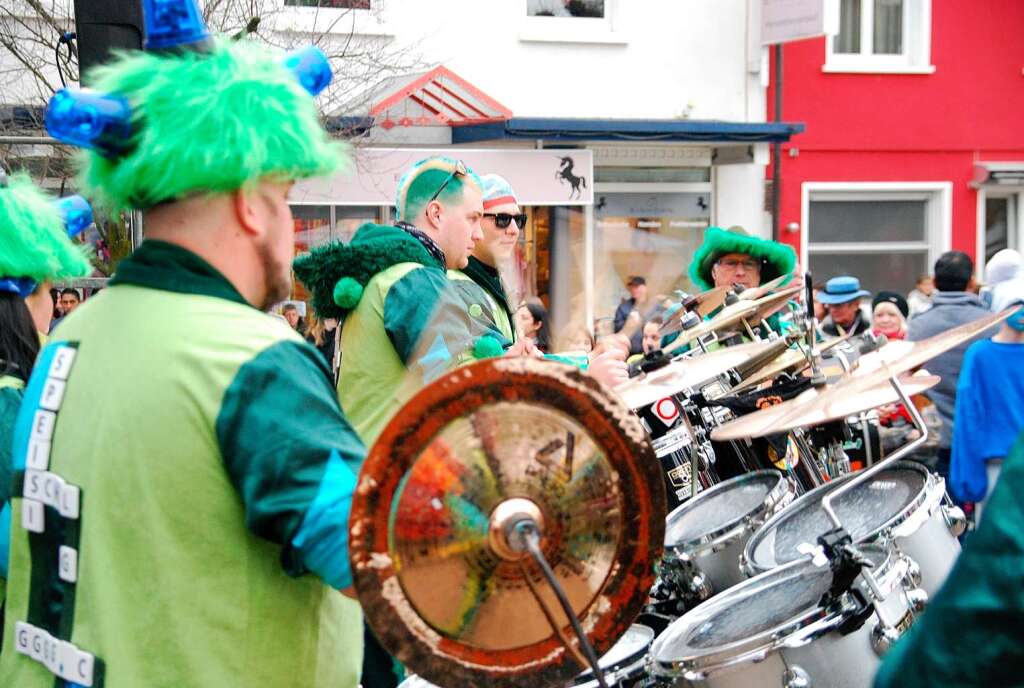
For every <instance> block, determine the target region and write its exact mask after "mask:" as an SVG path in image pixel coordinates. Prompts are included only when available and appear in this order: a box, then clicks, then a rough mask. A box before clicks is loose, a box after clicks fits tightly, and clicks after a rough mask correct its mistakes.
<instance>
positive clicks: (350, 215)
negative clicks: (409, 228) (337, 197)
mask: <svg viewBox="0 0 1024 688" xmlns="http://www.w3.org/2000/svg"><path fill="white" fill-rule="evenodd" d="M291 209H292V218H293V222H294V227H295V255H297V256H298V255H301V254H303V253H308V252H309V251H312V250H313V249H314V248H316V247H318V246H323V245H324V244H326V243H328V242H330V241H345V242H347V241H350V240H351V239H352V235H353V234H355V231H356V230H357V229H358V228H359V227H360V226H361V225H362V224H363V223H365V222H379V221H381V218H380V209H379V208H378V207H376V206H330V205H293V206H291ZM384 221H387V220H386V218H385V219H384ZM291 298H292V299H293V300H296V301H308V300H309V294H308V293H307V292H306V290H305V289H303V287H302V285H301V284H299V283H297V282H293V284H292V296H291Z"/></svg>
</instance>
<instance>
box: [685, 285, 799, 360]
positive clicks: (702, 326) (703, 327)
mask: <svg viewBox="0 0 1024 688" xmlns="http://www.w3.org/2000/svg"><path fill="white" fill-rule="evenodd" d="M798 291H800V288H799V287H794V288H792V289H785V290H783V291H779V292H776V293H774V294H769V295H768V296H764V297H762V298H760V299H757V300H755V301H738V302H736V303H734V304H732V305H730V306H726V307H725V308H723V309H722V310H721V311H719V312H718V313H717V314H715V316H714V317H713V318H711V319H710V320H705V321H703V322H701V323H699V324H697V325H696V326H694V327H691V328H690V329H688V330H683V331H682V332H680V333H679V337H678V338H676V340H675V341H674V342H672V343H671V344H669V345H668V350H669V351H675V350H676V349H680V348H682V347H683V346H684V345H686V344H689V343H690V342H692V341H694V340H696V339H698V338H700V337H703V336H705V335H708V334H711V333H712V332H722V331H725V330H729V329H733V328H735V327H736V326H737V325H739V324H740V323H741V322H743V321H744V320H746V321H747V322H748V323H749V324H750V325H756V324H757V323H759V322H761V321H762V320H764V319H765V318H767V317H768V316H770V315H772V314H773V313H775V312H776V311H778V310H779V309H781V308H783V307H784V306H785V305H786V302H787V301H789V298H790V297H791V296H793V295H794V294H795V293H797V292H798Z"/></svg>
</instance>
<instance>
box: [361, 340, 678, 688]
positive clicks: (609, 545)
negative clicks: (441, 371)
mask: <svg viewBox="0 0 1024 688" xmlns="http://www.w3.org/2000/svg"><path fill="white" fill-rule="evenodd" d="M663 482H664V481H663V479H662V476H661V475H660V473H659V472H658V462H657V459H656V458H655V457H654V455H653V453H652V451H651V449H650V446H649V444H648V443H647V441H646V436H645V433H644V430H643V427H642V425H641V424H640V421H639V419H638V418H637V417H636V416H634V415H633V414H632V413H631V412H630V411H629V409H627V408H626V407H625V406H624V405H623V404H622V403H621V402H620V401H619V400H618V399H617V398H615V397H614V395H612V394H610V393H608V392H607V391H606V390H604V389H603V388H602V387H601V386H600V385H599V384H598V383H596V382H595V381H594V380H593V379H591V378H589V377H587V376H585V375H583V374H582V373H580V371H578V370H577V369H575V368H571V367H569V366H562V365H558V364H554V363H550V362H548V361H537V360H534V359H528V358H517V359H506V358H499V359H491V360H488V361H481V362H479V363H475V364H472V365H469V366H465V367H462V368H459V369H457V370H455V371H453V372H452V373H450V374H448V375H446V376H445V377H443V378H441V379H439V380H438V381H436V382H434V383H433V384H431V385H429V386H428V387H426V388H425V389H423V390H422V391H420V392H419V393H418V394H417V395H416V396H415V397H413V399H412V400H410V401H409V403H408V404H406V406H404V407H403V408H402V409H401V410H400V411H399V412H398V414H397V415H396V416H395V418H394V419H393V420H392V421H391V422H390V423H389V424H388V426H387V427H386V428H385V430H384V432H383V434H382V435H381V437H380V439H379V440H378V441H377V443H376V444H375V445H374V446H373V448H372V450H371V451H370V455H369V457H368V458H367V460H366V463H365V465H364V466H363V469H362V472H361V473H360V476H359V485H358V488H357V490H356V495H355V498H354V500H353V504H352V514H351V517H350V521H349V523H350V526H349V532H350V537H351V546H350V551H351V559H352V570H353V574H354V578H355V584H356V589H357V591H358V593H359V599H360V602H361V603H362V605H363V608H364V610H365V612H366V618H367V620H368V622H369V624H370V626H371V627H372V628H373V630H374V632H375V634H376V635H377V637H378V638H379V639H380V641H381V643H382V644H383V645H384V647H385V648H386V649H387V650H388V651H389V652H390V653H392V654H393V655H394V656H395V657H397V658H398V660H399V661H401V662H402V663H403V664H405V665H406V666H408V667H409V668H410V669H411V670H412V671H414V672H415V673H417V674H418V675H420V676H422V677H424V678H425V679H427V680H429V681H430V682H432V683H435V684H437V685H443V686H446V687H451V688H456V687H458V686H491V687H494V688H506V687H517V688H518V687H523V688H526V687H529V688H538V686H548V685H556V684H557V683H558V682H564V681H565V680H568V679H570V678H571V677H573V676H575V675H577V674H578V673H579V672H580V671H581V670H582V669H583V668H584V667H582V666H581V664H580V661H579V658H580V654H579V651H578V648H576V647H575V643H576V641H575V638H574V637H573V634H572V630H571V628H570V626H569V623H568V619H567V618H566V617H565V615H564V613H563V612H562V610H561V608H560V606H559V604H558V602H557V600H556V597H555V594H554V593H553V592H552V590H551V588H550V587H549V585H548V583H547V582H546V580H545V579H544V577H543V576H542V574H541V571H540V569H539V567H537V566H536V564H535V563H534V562H533V560H532V559H530V557H529V556H528V555H524V554H523V553H521V552H518V551H516V550H515V548H514V547H513V546H512V545H511V544H510V543H509V540H508V538H507V537H506V536H507V532H508V526H509V525H510V524H512V523H515V522H516V521H517V520H518V519H520V518H522V517H524V516H529V518H530V519H532V520H533V521H534V522H535V523H537V524H538V526H539V530H540V532H541V547H542V549H543V551H544V553H545V557H546V558H547V560H548V561H549V562H550V564H551V567H552V568H553V569H554V571H555V575H556V578H557V579H558V580H559V582H560V584H561V587H562V588H563V590H564V591H565V593H566V596H567V597H568V599H569V603H570V605H571V607H572V608H573V610H574V611H575V613H576V615H577V616H579V617H580V621H581V624H582V627H583V628H584V629H585V630H586V633H587V635H588V637H589V638H590V640H591V643H592V644H593V646H594V649H595V651H596V652H597V653H598V654H599V655H600V654H603V653H604V652H606V651H607V650H608V649H609V648H610V647H611V646H612V645H613V644H614V643H615V641H616V640H617V639H618V638H619V637H620V636H621V635H622V634H623V633H625V632H626V630H627V629H628V628H629V626H630V624H631V623H632V622H633V620H634V618H635V617H636V615H637V614H638V613H639V612H640V610H641V609H642V607H643V605H644V604H645V602H646V600H647V594H648V592H649V590H650V587H651V585H652V584H653V582H654V580H653V578H654V577H653V572H654V563H655V562H656V561H657V560H658V558H659V557H660V555H661V549H662V543H663V540H664V524H665V493H664V488H663ZM555 629H557V630H555ZM567 642H568V644H569V645H571V646H572V648H571V649H567V647H566V643H567Z"/></svg>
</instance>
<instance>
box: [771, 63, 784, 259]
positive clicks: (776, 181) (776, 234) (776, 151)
mask: <svg viewBox="0 0 1024 688" xmlns="http://www.w3.org/2000/svg"><path fill="white" fill-rule="evenodd" d="M772 51H773V52H774V53H775V78H774V81H775V116H774V118H773V121H775V122H781V121H782V44H781V43H776V44H775V45H774V46H772ZM781 196H782V144H781V143H780V142H778V141H776V142H775V143H773V144H772V239H773V240H774V241H779V239H780V238H781V236H782V227H781V226H780V224H779V201H780V198H781Z"/></svg>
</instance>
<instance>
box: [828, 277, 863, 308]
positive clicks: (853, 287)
mask: <svg viewBox="0 0 1024 688" xmlns="http://www.w3.org/2000/svg"><path fill="white" fill-rule="evenodd" d="M866 296H871V292H869V291H867V290H865V289H861V288H860V280H859V279H857V278H856V277H850V276H848V275H843V276H842V277H833V278H832V279H830V280H829V281H828V282H826V283H825V289H824V291H822V292H819V293H818V301H820V302H821V303H823V304H825V305H836V304H840V303H849V302H850V301H853V300H855V299H862V298H864V297H866Z"/></svg>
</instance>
